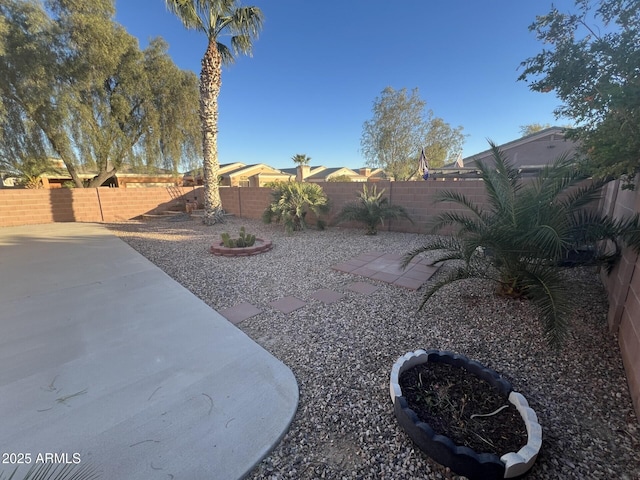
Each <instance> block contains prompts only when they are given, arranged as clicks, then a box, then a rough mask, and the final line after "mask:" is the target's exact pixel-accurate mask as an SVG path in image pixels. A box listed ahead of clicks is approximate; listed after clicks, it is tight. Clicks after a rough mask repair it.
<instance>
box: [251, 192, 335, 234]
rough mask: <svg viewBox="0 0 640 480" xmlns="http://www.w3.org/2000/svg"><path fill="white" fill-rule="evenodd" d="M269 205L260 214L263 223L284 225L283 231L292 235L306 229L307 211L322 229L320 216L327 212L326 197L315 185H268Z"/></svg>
mask: <svg viewBox="0 0 640 480" xmlns="http://www.w3.org/2000/svg"><path fill="white" fill-rule="evenodd" d="M270 186H271V187H272V188H273V192H272V193H271V196H272V201H271V204H270V205H269V206H268V207H267V208H266V210H265V211H264V213H263V214H262V220H263V221H264V223H271V222H273V221H275V222H276V223H282V224H284V228H285V231H286V232H287V233H292V232H294V231H298V230H304V229H305V228H306V227H307V224H306V222H305V217H306V216H307V213H308V212H309V211H312V212H313V213H314V214H315V215H316V219H317V221H316V225H317V227H318V228H319V229H323V228H324V226H325V222H324V221H323V220H322V219H321V218H320V215H321V214H323V213H327V212H328V211H329V204H328V200H327V195H326V194H325V193H324V190H322V188H321V187H320V186H319V185H317V184H315V183H300V182H275V183H273V184H271V185H270Z"/></svg>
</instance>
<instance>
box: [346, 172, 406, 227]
mask: <svg viewBox="0 0 640 480" xmlns="http://www.w3.org/2000/svg"><path fill="white" fill-rule="evenodd" d="M384 190H385V189H384V188H383V189H382V190H381V191H380V192H378V191H377V189H376V186H375V185H373V186H372V187H371V190H369V189H368V188H367V185H366V184H365V185H363V186H362V192H360V193H359V194H358V196H359V197H360V200H359V201H358V202H356V203H352V204H348V205H345V206H344V207H342V210H341V211H340V213H339V214H338V217H337V220H336V223H341V222H351V221H355V222H360V223H364V224H365V226H366V228H367V235H376V234H377V233H378V225H384V221H385V220H391V219H399V218H406V219H407V220H409V221H410V222H411V223H413V220H411V218H409V214H408V213H407V211H406V210H405V208H404V207H402V206H400V205H391V204H390V203H389V199H388V198H387V197H383V195H384Z"/></svg>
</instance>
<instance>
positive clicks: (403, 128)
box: [360, 87, 464, 180]
mask: <svg viewBox="0 0 640 480" xmlns="http://www.w3.org/2000/svg"><path fill="white" fill-rule="evenodd" d="M425 108H426V102H425V101H424V100H422V99H421V98H420V95H419V92H418V89H417V88H414V89H413V90H412V91H411V94H410V95H409V94H408V93H407V89H406V88H403V89H402V90H394V89H393V88H391V87H386V88H385V89H384V90H383V91H382V94H381V96H380V97H378V98H376V99H375V101H374V103H373V118H372V119H371V120H367V121H366V122H365V123H364V125H363V132H362V137H361V139H360V145H361V147H362V153H363V155H364V157H365V159H366V160H367V165H369V166H372V167H379V168H383V169H384V170H385V172H386V173H387V175H389V176H392V177H394V178H395V179H396V180H409V179H410V178H411V177H413V176H414V175H415V174H416V173H417V172H418V166H419V158H420V151H421V150H422V149H423V148H424V152H425V156H426V157H427V160H428V162H429V165H430V166H431V167H440V166H442V165H444V163H445V162H446V161H447V160H450V161H453V160H454V159H455V156H456V155H457V154H458V152H460V150H462V144H463V142H464V135H463V134H462V127H457V128H451V126H450V125H449V124H448V123H446V122H445V121H444V120H442V119H441V118H438V117H435V116H434V114H433V112H432V111H431V110H426V111H425Z"/></svg>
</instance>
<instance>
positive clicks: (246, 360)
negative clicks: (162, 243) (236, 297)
mask: <svg viewBox="0 0 640 480" xmlns="http://www.w3.org/2000/svg"><path fill="white" fill-rule="evenodd" d="M0 279H2V280H1V282H2V288H0V325H1V326H2V335H0V399H2V400H1V401H0V446H2V451H3V452H13V453H29V454H31V458H32V460H33V461H35V459H36V458H37V455H38V454H44V453H57V454H64V455H66V456H67V458H72V459H73V458H79V459H80V461H81V463H82V464H91V465H95V466H97V467H98V469H99V470H100V472H101V477H100V478H105V479H116V478H118V479H119V478H126V479H133V480H137V479H141V480H142V479H145V480H146V479H149V478H176V479H178V478H185V479H186V478H188V479H196V480H197V479H212V478H221V479H222V478H224V479H227V478H229V479H237V478H242V477H243V476H245V475H246V474H247V473H248V472H250V471H251V470H252V468H253V467H254V466H255V464H256V463H257V462H259V461H260V460H261V459H262V458H263V457H264V456H265V455H266V454H267V453H268V452H269V451H270V450H271V449H272V448H273V447H274V446H275V445H276V444H277V443H278V442H279V440H280V438H281V437H282V435H284V433H285V432H286V430H287V429H288V426H289V424H290V422H291V420H292V418H293V415H294V413H295V411H296V408H297V402H298V387H297V383H296V381H295V378H294V376H293V374H292V373H291V371H290V370H289V368H287V367H286V366H285V365H284V364H282V363H281V362H280V361H278V360H277V359H275V358H274V357H273V356H271V355H270V354H269V353H268V352H266V351H265V350H264V349H262V348H261V347H260V346H258V345H257V344H256V343H255V342H253V341H252V340H251V339H250V338H249V337H247V336H246V335H245V334H244V333H243V332H241V331H240V330H238V329H237V328H236V327H234V326H233V325H232V324H231V323H229V322H228V321H227V320H226V319H224V318H223V317H222V316H221V315H220V314H218V313H217V312H215V311H214V310H212V309H211V308H210V307H208V306H207V305H206V304H205V303H204V302H202V301H201V300H199V299H198V298H196V297H195V296H194V295H193V294H191V293H190V292H189V291H188V290H186V289H185V288H183V287H182V286H181V285H179V284H178V283H177V282H175V281H174V280H173V279H171V278H170V277H169V276H168V275H166V274H165V273H164V272H162V271H161V270H160V269H159V268H157V267H156V266H155V265H153V264H152V263H151V262H149V261H148V260H146V259H145V258H144V257H142V256H141V255H139V254H138V253H137V252H136V251H135V250H133V249H132V248H130V247H129V246H128V245H127V244H126V243H124V242H122V241H121V240H120V239H118V238H116V237H115V236H114V235H112V234H110V233H109V232H108V231H107V230H106V229H105V228H104V227H101V226H99V225H92V224H79V223H56V224H49V225H34V226H26V227H8V228H0ZM74 455H77V457H75V456H74ZM7 467H8V468H7ZM25 467H28V465H25ZM12 471H13V468H12V467H11V466H9V465H0V474H1V473H4V474H5V476H8V475H9V474H10V473H11V472H12ZM25 472H26V468H25V469H24V471H23V470H22V469H21V470H19V471H18V476H19V477H20V478H21V476H20V474H24V473H25Z"/></svg>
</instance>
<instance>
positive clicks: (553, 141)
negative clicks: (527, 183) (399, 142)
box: [433, 127, 578, 178]
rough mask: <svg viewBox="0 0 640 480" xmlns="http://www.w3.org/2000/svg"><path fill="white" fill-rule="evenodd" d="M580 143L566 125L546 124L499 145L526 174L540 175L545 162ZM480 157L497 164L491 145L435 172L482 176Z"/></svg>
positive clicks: (485, 161)
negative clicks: (567, 135) (566, 133)
mask: <svg viewBox="0 0 640 480" xmlns="http://www.w3.org/2000/svg"><path fill="white" fill-rule="evenodd" d="M577 147H578V145H577V144H576V143H575V142H573V141H572V140H567V139H565V137H564V129H563V128H561V127H550V128H546V129H544V130H540V131H539V132H536V133H532V134H531V135H527V136H526V137H522V138H519V139H517V140H513V141H511V142H507V143H505V144H503V145H498V148H499V149H500V150H501V151H502V152H503V153H504V154H505V155H506V157H507V158H508V159H509V160H510V161H511V163H512V164H513V165H514V166H515V167H516V168H518V170H520V172H521V174H523V175H526V176H533V175H536V174H537V172H539V171H540V170H541V169H542V168H543V167H544V166H545V165H549V164H551V163H553V162H554V161H555V160H556V159H557V158H558V157H560V156H561V155H569V156H572V155H574V154H575V153H576V150H577ZM478 161H482V162H483V163H484V164H485V165H493V164H494V161H493V153H492V152H491V149H487V150H485V151H484V152H481V153H478V154H475V155H471V156H470V157H466V158H463V159H462V161H461V163H462V166H461V165H459V164H458V162H455V163H452V164H449V165H445V166H444V167H442V168H440V169H434V170H433V173H434V174H435V176H436V177H442V176H445V177H458V178H478V176H479V174H478V172H477V165H478V164H477V162H478Z"/></svg>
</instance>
